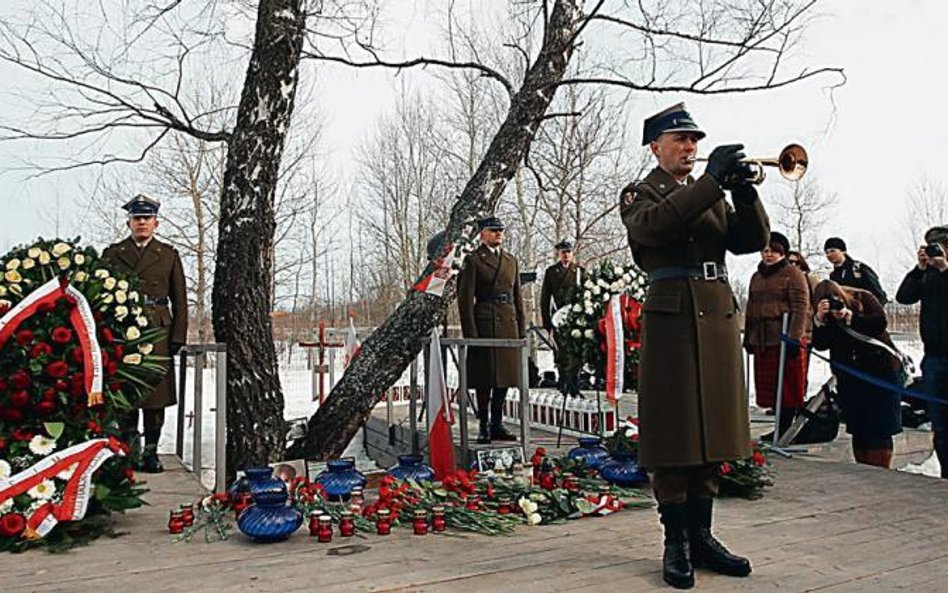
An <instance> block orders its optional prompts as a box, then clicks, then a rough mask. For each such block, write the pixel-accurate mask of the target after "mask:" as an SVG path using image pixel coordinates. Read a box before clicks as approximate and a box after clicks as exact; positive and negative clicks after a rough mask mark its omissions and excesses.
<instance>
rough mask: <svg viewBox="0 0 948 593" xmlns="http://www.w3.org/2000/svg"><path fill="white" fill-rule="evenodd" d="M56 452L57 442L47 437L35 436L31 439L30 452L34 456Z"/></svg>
mask: <svg viewBox="0 0 948 593" xmlns="http://www.w3.org/2000/svg"><path fill="white" fill-rule="evenodd" d="M55 450H56V441H55V440H54V439H51V438H49V437H48V436H45V435H41V434H38V435H35V436H34V437H33V438H32V439H30V451H32V452H33V454H34V455H49V454H50V453H52V452H53V451H55Z"/></svg>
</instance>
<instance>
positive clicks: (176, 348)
mask: <svg viewBox="0 0 948 593" xmlns="http://www.w3.org/2000/svg"><path fill="white" fill-rule="evenodd" d="M182 348H184V344H182V343H181V342H171V356H175V355H176V354H178V352H180V351H181V349H182Z"/></svg>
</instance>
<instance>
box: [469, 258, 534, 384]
mask: <svg viewBox="0 0 948 593" xmlns="http://www.w3.org/2000/svg"><path fill="white" fill-rule="evenodd" d="M458 312H459V313H460V316H461V332H462V334H463V336H464V337H465V338H513V339H518V338H523V337H524V336H525V332H526V326H525V318H524V312H523V300H522V299H521V297H520V274H519V266H518V265H517V259H516V258H515V257H514V256H512V255H510V254H509V253H507V252H506V251H503V250H501V252H500V255H499V257H498V255H496V254H494V253H492V252H491V250H490V249H489V248H488V247H487V246H486V245H483V244H482V245H481V246H480V247H478V248H477V249H475V250H474V251H473V252H472V253H471V254H470V255H468V256H467V257H466V258H465V259H464V266H463V267H462V268H461V273H460V274H459V275H458ZM467 384H468V387H470V388H472V389H484V388H489V387H515V386H517V385H520V350H519V349H518V348H470V349H469V350H468V355H467Z"/></svg>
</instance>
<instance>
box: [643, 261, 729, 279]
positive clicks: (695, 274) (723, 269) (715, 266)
mask: <svg viewBox="0 0 948 593" xmlns="http://www.w3.org/2000/svg"><path fill="white" fill-rule="evenodd" d="M669 278H692V279H694V280H708V281H714V280H721V281H727V266H725V265H724V264H719V263H717V262H713V261H706V262H704V263H702V264H701V265H700V266H666V267H664V268H656V269H654V270H652V271H651V272H649V273H648V281H649V282H655V281H657V280H667V279H669Z"/></svg>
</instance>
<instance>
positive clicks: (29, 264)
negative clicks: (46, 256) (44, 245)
mask: <svg viewBox="0 0 948 593" xmlns="http://www.w3.org/2000/svg"><path fill="white" fill-rule="evenodd" d="M35 265H36V262H35V261H33V260H31V259H29V258H27V259H24V260H23V269H24V270H29V269H30V268H32V267H33V266H35Z"/></svg>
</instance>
